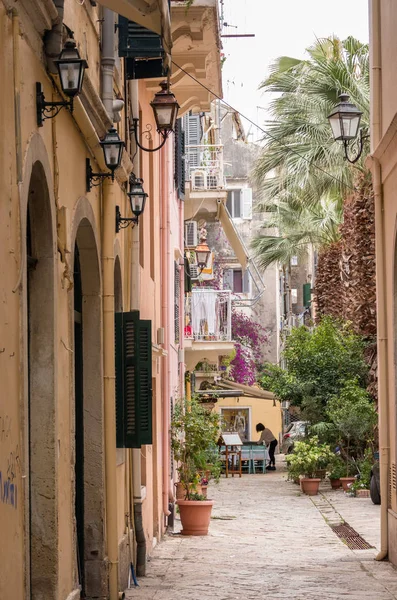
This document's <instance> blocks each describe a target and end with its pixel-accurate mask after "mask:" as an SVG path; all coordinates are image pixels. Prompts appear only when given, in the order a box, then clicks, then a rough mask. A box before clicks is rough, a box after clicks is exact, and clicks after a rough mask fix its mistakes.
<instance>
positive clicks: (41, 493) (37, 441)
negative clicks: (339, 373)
mask: <svg viewBox="0 0 397 600" xmlns="http://www.w3.org/2000/svg"><path fill="white" fill-rule="evenodd" d="M26 255H27V260H26V270H27V273H26V278H27V339H28V344H27V366H28V378H27V385H28V402H27V444H26V447H27V457H28V461H27V462H28V494H27V500H28V507H29V514H28V519H27V529H28V536H29V537H28V539H29V544H28V546H29V547H28V549H27V556H28V564H27V573H29V576H28V588H29V589H30V598H31V599H32V600H44V599H47V598H56V597H57V584H58V519H57V458H56V386H55V281H54V274H55V260H56V255H55V244H54V235H53V224H52V215H51V203H50V198H49V191H48V186H47V181H46V176H45V172H44V168H43V166H42V164H41V162H38V161H37V162H35V163H34V164H33V166H32V172H31V177H30V184H29V191H28V203H27V220H26Z"/></svg>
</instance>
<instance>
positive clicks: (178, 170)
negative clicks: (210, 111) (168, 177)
mask: <svg viewBox="0 0 397 600" xmlns="http://www.w3.org/2000/svg"><path fill="white" fill-rule="evenodd" d="M174 148H175V149H174V156H175V187H176V191H177V194H178V198H179V199H180V200H184V199H185V171H186V166H185V132H184V130H183V127H182V119H177V122H176V127H175V147H174Z"/></svg>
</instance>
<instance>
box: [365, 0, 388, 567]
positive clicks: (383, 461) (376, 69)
mask: <svg viewBox="0 0 397 600" xmlns="http://www.w3.org/2000/svg"><path fill="white" fill-rule="evenodd" d="M370 29H371V50H372V51H371V81H372V86H371V93H372V98H371V108H372V109H371V152H374V150H375V149H376V148H377V146H378V144H379V142H380V139H381V110H382V107H381V35H380V0H372V1H371V2H370ZM368 162H369V164H370V167H371V171H372V176H373V186H374V199H375V232H376V295H377V299H376V300H377V328H378V387H379V450H380V452H379V460H380V465H379V466H380V495H381V540H380V541H381V544H380V552H379V554H378V555H377V556H376V560H383V559H385V558H387V555H388V547H389V540H388V535H389V534H388V497H389V461H390V457H389V454H390V441H389V426H388V397H389V390H388V362H387V361H388V341H387V312H386V311H387V303H386V264H385V256H386V254H385V245H384V239H385V235H384V234H385V222H384V202H383V193H382V192H383V190H382V173H381V167H380V164H379V161H378V160H377V158H375V157H374V156H371V157H370V159H369V161H368Z"/></svg>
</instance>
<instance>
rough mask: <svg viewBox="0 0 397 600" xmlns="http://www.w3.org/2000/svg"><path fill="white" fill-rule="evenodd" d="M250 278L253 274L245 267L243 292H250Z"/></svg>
mask: <svg viewBox="0 0 397 600" xmlns="http://www.w3.org/2000/svg"><path fill="white" fill-rule="evenodd" d="M250 279H251V275H250V272H249V271H248V269H245V271H244V272H243V294H249V293H250V291H251V290H250V287H251V286H250Z"/></svg>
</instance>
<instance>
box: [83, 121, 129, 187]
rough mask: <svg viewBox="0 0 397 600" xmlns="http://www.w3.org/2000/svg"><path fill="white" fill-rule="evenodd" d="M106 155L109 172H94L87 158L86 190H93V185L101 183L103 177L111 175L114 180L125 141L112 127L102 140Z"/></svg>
mask: <svg viewBox="0 0 397 600" xmlns="http://www.w3.org/2000/svg"><path fill="white" fill-rule="evenodd" d="M100 144H101V146H102V150H103V155H104V157H105V164H106V166H107V168H108V169H109V171H110V172H109V173H94V172H93V170H92V167H91V162H90V159H89V158H87V159H86V191H87V192H89V191H91V188H92V187H93V186H97V185H100V184H101V182H102V179H106V178H107V177H110V178H111V179H112V181H114V172H115V170H116V169H118V168H119V166H120V165H121V157H122V156H123V148H124V146H125V144H124V142H123V141H122V140H121V139H120V137H119V134H118V133H117V130H116V129H114V127H112V128H111V129H109V131H108V132H107V134H106V136H105V138H104V139H103V140H102V141H101V142H100Z"/></svg>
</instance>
